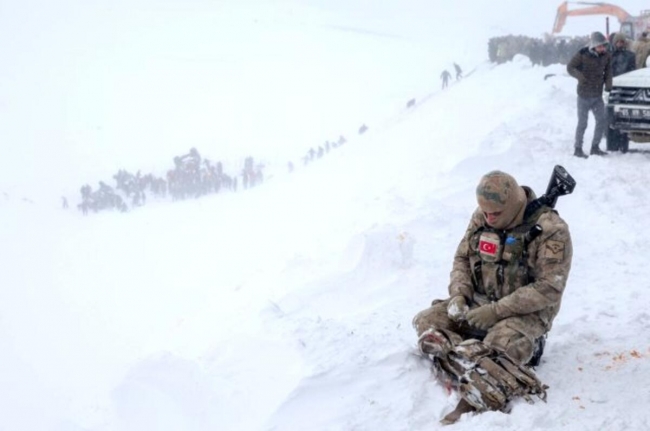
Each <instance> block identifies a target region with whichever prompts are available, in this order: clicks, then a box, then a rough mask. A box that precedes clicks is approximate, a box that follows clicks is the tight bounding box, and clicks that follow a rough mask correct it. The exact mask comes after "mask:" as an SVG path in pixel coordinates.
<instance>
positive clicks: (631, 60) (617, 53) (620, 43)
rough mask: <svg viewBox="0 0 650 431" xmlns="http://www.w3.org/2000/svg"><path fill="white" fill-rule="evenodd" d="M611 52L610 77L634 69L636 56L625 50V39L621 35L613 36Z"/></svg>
mask: <svg viewBox="0 0 650 431" xmlns="http://www.w3.org/2000/svg"><path fill="white" fill-rule="evenodd" d="M613 45H614V47H613V48H614V51H612V76H618V75H622V74H624V73H627V72H631V71H633V70H635V69H636V56H635V55H634V53H633V52H632V51H630V50H629V49H627V45H628V44H627V39H626V38H625V35H624V34H623V33H616V35H615V36H614V42H613Z"/></svg>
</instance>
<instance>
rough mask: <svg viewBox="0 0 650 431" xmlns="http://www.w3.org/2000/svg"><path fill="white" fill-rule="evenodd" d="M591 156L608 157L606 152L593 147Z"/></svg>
mask: <svg viewBox="0 0 650 431" xmlns="http://www.w3.org/2000/svg"><path fill="white" fill-rule="evenodd" d="M589 154H591V155H592V156H606V155H607V153H606V152H605V151H603V150H601V149H600V148H598V147H591V152H590V153H589Z"/></svg>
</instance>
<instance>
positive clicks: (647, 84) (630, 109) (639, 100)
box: [607, 67, 650, 153]
mask: <svg viewBox="0 0 650 431" xmlns="http://www.w3.org/2000/svg"><path fill="white" fill-rule="evenodd" d="M607 117H608V121H609V127H608V128H607V150H609V151H617V150H620V151H622V152H624V153H625V152H627V150H628V147H629V143H630V141H632V142H650V68H647V67H645V68H642V69H638V70H634V71H632V72H628V73H624V74H623V75H619V76H617V77H615V78H614V82H613V86H612V91H610V93H609V97H608V98H607Z"/></svg>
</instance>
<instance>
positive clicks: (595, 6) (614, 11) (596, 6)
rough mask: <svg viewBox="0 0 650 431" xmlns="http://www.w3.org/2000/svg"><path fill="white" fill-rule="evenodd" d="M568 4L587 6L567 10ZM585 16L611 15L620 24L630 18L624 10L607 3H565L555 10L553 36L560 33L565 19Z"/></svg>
mask: <svg viewBox="0 0 650 431" xmlns="http://www.w3.org/2000/svg"><path fill="white" fill-rule="evenodd" d="M569 3H572V4H579V5H588V6H587V7H583V8H580V9H572V10H569ZM585 15H612V16H615V17H616V18H617V19H618V21H619V22H620V23H623V22H625V21H627V20H628V19H629V18H630V17H631V15H630V14H629V13H627V12H626V11H625V10H624V9H622V8H620V7H618V6H616V5H613V4H609V3H592V2H568V1H565V2H563V3H562V4H560V6H559V7H558V8H557V15H556V16H555V24H554V25H553V34H557V33H560V32H561V31H562V29H563V28H564V24H566V19H567V17H570V16H585Z"/></svg>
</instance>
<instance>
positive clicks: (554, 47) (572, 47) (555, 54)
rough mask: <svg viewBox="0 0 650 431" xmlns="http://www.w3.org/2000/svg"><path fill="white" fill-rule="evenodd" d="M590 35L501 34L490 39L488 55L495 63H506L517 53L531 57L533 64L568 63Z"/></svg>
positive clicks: (587, 40)
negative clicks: (531, 35) (548, 36)
mask: <svg viewBox="0 0 650 431" xmlns="http://www.w3.org/2000/svg"><path fill="white" fill-rule="evenodd" d="M588 42H589V36H581V37H571V38H568V37H562V38H548V39H539V38H533V37H529V36H513V35H509V36H501V37H493V38H491V39H490V40H489V41H488V56H489V58H490V61H491V62H493V63H498V64H501V63H505V62H506V61H510V60H512V59H513V58H514V56H515V55H517V54H522V55H525V56H527V57H528V58H530V61H531V62H532V63H533V65H540V66H548V65H550V64H555V63H560V64H567V63H569V61H570V60H571V57H573V55H574V54H575V53H576V51H578V50H579V49H580V48H582V47H584V46H585V45H586V44H587V43H588Z"/></svg>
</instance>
